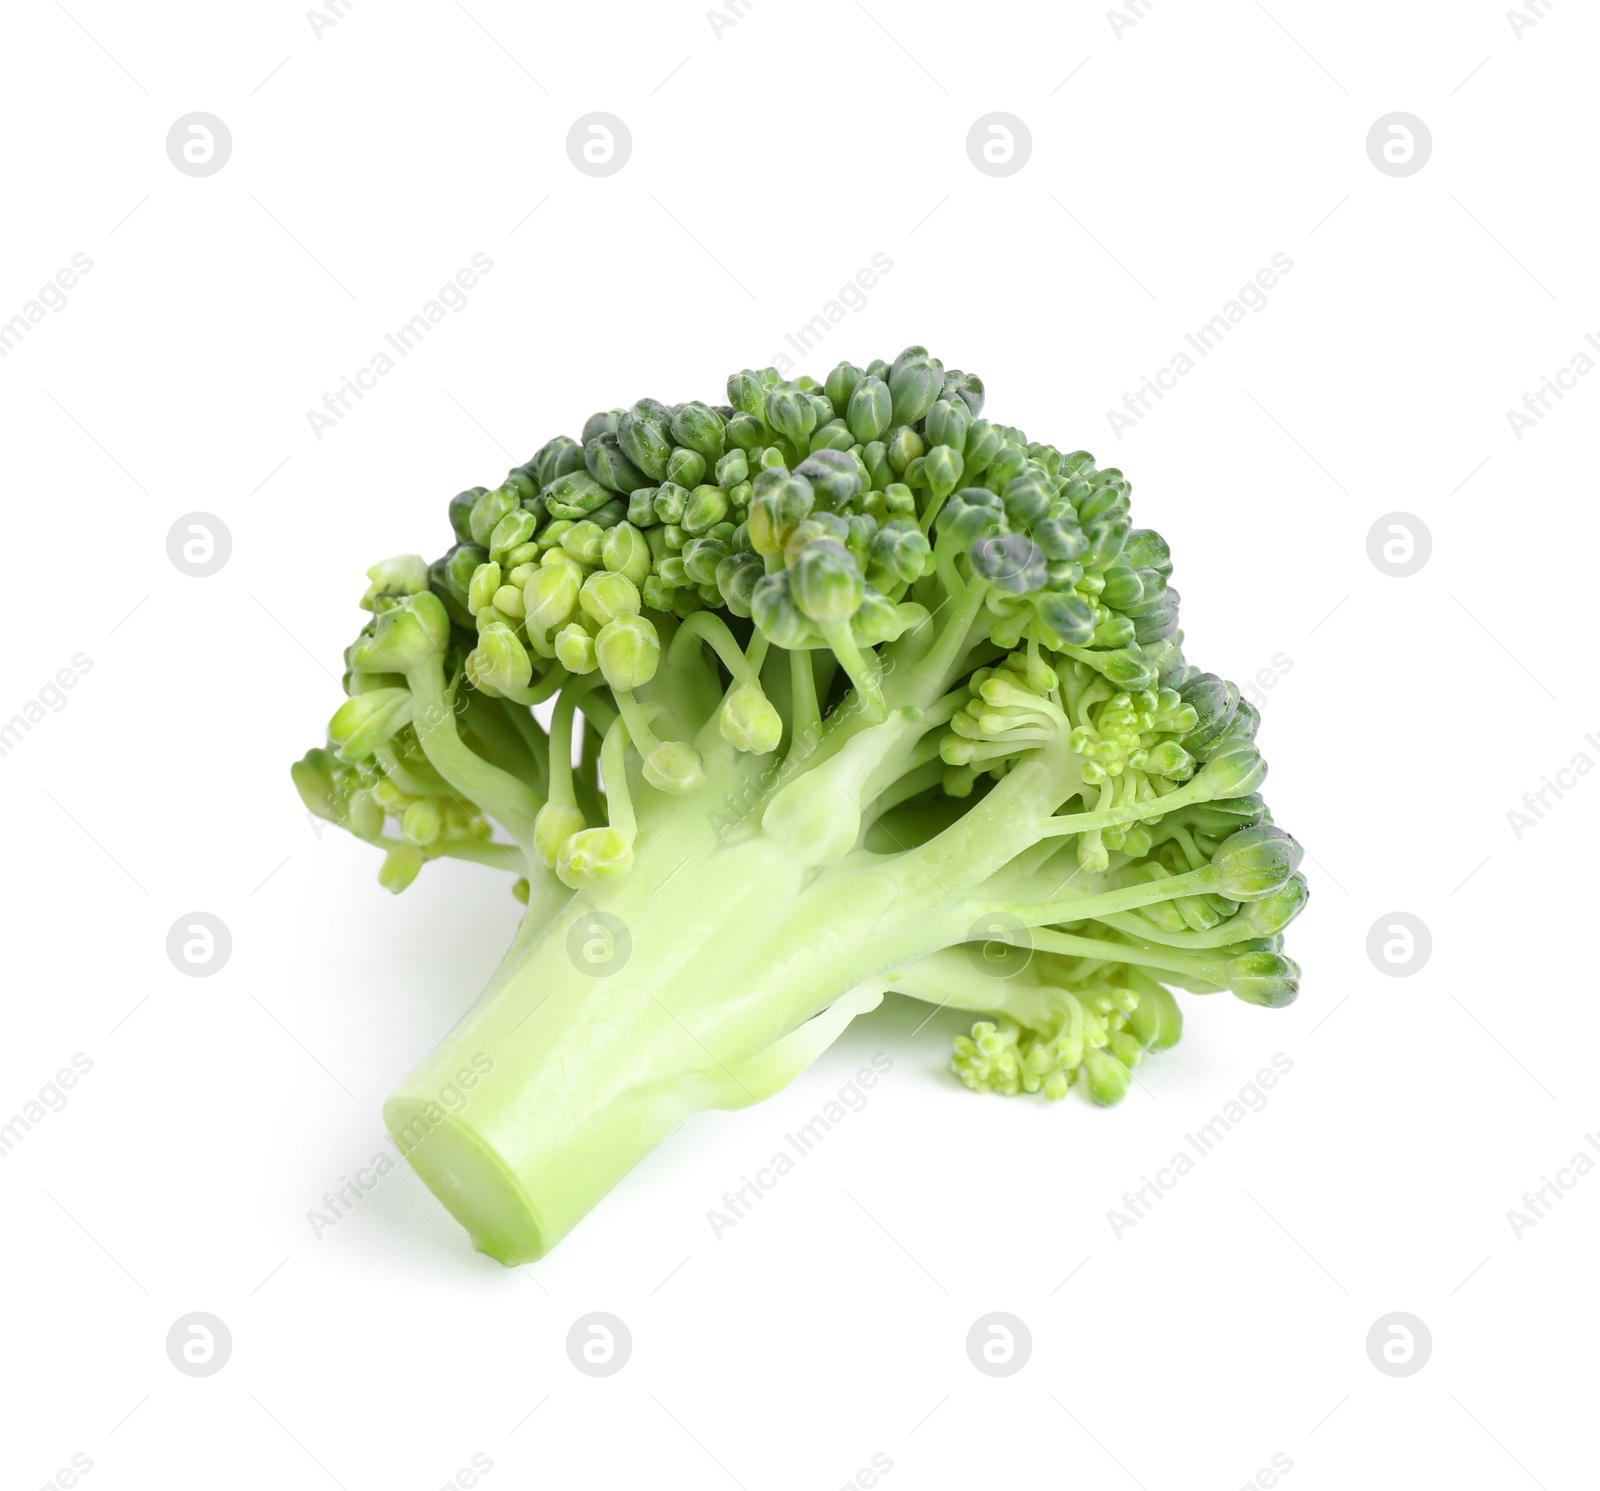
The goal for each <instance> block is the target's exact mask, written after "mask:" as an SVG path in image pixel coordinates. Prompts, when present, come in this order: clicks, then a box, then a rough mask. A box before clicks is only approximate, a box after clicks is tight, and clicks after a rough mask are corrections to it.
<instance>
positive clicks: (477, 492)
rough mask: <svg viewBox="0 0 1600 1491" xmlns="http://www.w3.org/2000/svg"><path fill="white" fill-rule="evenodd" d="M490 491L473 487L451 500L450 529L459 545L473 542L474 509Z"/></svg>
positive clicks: (457, 494) (485, 488) (458, 493)
mask: <svg viewBox="0 0 1600 1491" xmlns="http://www.w3.org/2000/svg"><path fill="white" fill-rule="evenodd" d="M488 490H489V489H488V488H487V487H471V488H469V489H468V490H467V491H465V492H457V493H456V495H455V496H454V497H452V498H451V499H450V528H451V531H452V532H454V534H455V536H456V542H457V543H458V544H470V543H471V542H472V509H473V508H474V507H475V506H476V505H477V502H478V499H479V498H480V497H482V496H483V495H484V493H485V492H487V491H488Z"/></svg>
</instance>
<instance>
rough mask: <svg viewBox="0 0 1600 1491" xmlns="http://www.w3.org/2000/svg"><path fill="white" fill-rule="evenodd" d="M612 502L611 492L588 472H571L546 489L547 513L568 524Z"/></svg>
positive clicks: (559, 477)
mask: <svg viewBox="0 0 1600 1491" xmlns="http://www.w3.org/2000/svg"><path fill="white" fill-rule="evenodd" d="M612 438H613V439H615V438H616V437H615V436H613V437H612ZM610 500H611V492H610V490H609V489H608V488H606V487H604V486H602V485H601V484H600V483H599V482H598V481H596V480H595V479H594V477H592V476H590V475H589V473H588V472H587V471H569V472H568V473H567V474H566V475H565V476H558V477H557V478H556V479H555V480H554V481H553V482H551V483H550V485H549V486H548V487H546V488H545V489H544V503H545V509H546V511H548V512H549V514H550V516H551V517H552V518H556V519H561V520H565V521H568V522H576V521H577V520H578V519H579V518H585V517H587V516H588V515H589V514H590V513H592V512H593V511H594V510H595V509H596V508H597V507H601V506H603V505H604V504H605V503H607V502H609V501H610Z"/></svg>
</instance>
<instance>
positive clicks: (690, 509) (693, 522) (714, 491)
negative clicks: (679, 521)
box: [683, 486, 728, 533]
mask: <svg viewBox="0 0 1600 1491" xmlns="http://www.w3.org/2000/svg"><path fill="white" fill-rule="evenodd" d="M727 512H728V494H727V493H726V492H724V491H723V490H722V488H721V487H712V486H700V487H696V488H695V489H694V491H693V492H691V493H690V494H689V500H688V502H686V503H685V504H684V508H683V529H684V532H685V533H704V532H705V531H706V530H707V529H708V528H710V527H711V526H712V525H713V524H714V523H720V522H721V521H722V520H723V518H724V517H726V516H727Z"/></svg>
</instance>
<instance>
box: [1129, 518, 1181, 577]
mask: <svg viewBox="0 0 1600 1491" xmlns="http://www.w3.org/2000/svg"><path fill="white" fill-rule="evenodd" d="M1123 553H1124V554H1125V555H1126V556H1127V559H1128V563H1129V564H1133V565H1141V566H1146V567H1148V568H1150V569H1153V570H1154V571H1155V572H1156V573H1157V574H1158V575H1160V576H1161V577H1162V579H1166V578H1167V576H1168V575H1170V574H1171V573H1172V551H1171V550H1170V549H1168V548H1167V541H1166V539H1164V538H1162V536H1161V535H1160V534H1159V533H1157V532H1156V531H1155V529H1153V528H1135V529H1134V530H1133V532H1132V533H1130V534H1129V535H1128V542H1127V545H1126V546H1125V547H1124V549H1123Z"/></svg>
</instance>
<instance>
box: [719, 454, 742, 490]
mask: <svg viewBox="0 0 1600 1491" xmlns="http://www.w3.org/2000/svg"><path fill="white" fill-rule="evenodd" d="M715 475H716V478H717V485H718V486H719V487H727V488H729V489H730V490H731V489H732V488H734V487H736V486H738V485H739V483H740V482H742V481H748V480H749V479H750V463H749V462H748V461H747V460H746V459H745V454H744V452H743V451H742V450H730V451H729V452H728V453H727V455H725V456H723V457H722V459H721V460H719V461H718V462H717V466H716V471H715Z"/></svg>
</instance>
